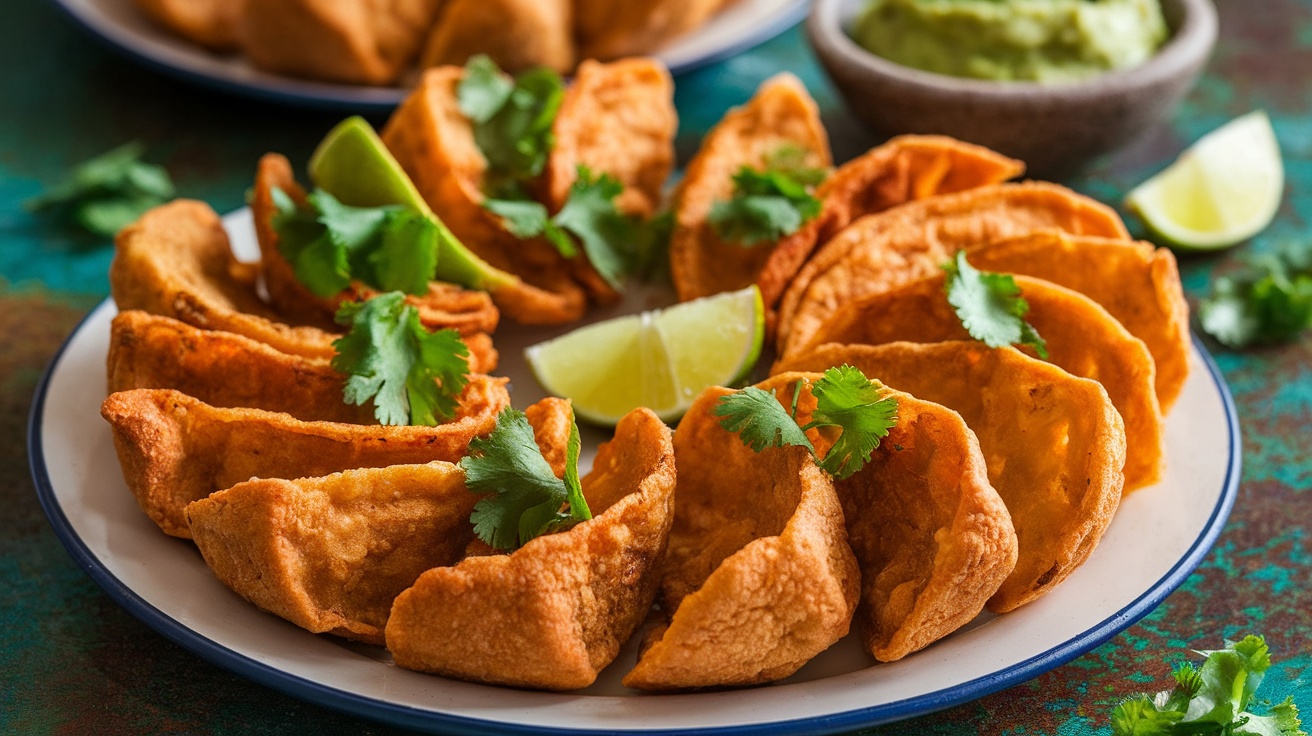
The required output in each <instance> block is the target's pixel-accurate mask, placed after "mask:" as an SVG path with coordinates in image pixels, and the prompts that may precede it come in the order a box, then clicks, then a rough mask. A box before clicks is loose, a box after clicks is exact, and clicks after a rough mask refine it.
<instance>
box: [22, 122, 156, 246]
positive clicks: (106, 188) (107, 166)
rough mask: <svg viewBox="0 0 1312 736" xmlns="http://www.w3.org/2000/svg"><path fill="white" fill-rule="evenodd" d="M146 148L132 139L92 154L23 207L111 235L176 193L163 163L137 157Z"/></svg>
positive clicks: (97, 233) (95, 233)
mask: <svg viewBox="0 0 1312 736" xmlns="http://www.w3.org/2000/svg"><path fill="white" fill-rule="evenodd" d="M144 152H145V147H144V146H143V145H142V144H141V143H140V142H132V143H128V144H125V145H122V146H119V147H118V148H115V149H114V150H112V151H109V152H107V153H103V154H101V155H99V156H96V157H95V158H92V159H90V160H88V161H86V162H84V163H82V164H80V165H78V166H77V167H76V168H74V169H73V171H72V172H71V173H70V174H69V176H68V178H67V179H65V180H64V181H62V182H60V183H59V184H56V185H55V186H53V187H50V188H49V189H47V190H46V191H45V192H42V193H41V194H39V195H37V196H35V197H32V198H31V199H28V200H27V201H25V202H23V206H24V207H25V208H26V209H27V210H28V211H29V212H48V213H50V214H53V215H55V216H59V217H68V218H69V219H71V220H72V221H73V222H76V223H77V224H78V225H80V226H81V227H82V228H84V229H86V230H87V231H89V232H91V233H92V234H94V235H99V236H102V237H107V238H112V237H114V235H116V234H117V233H118V231H119V230H121V229H123V228H124V227H126V226H127V225H129V224H131V223H132V222H133V221H135V220H136V219H137V218H139V217H141V216H142V215H143V214H145V212H146V210H149V209H150V208H152V207H157V206H159V205H161V204H164V203H165V202H167V201H169V200H170V199H172V198H173V197H174V196H175V194H176V191H175V190H174V187H173V181H172V179H170V178H169V174H168V172H167V171H165V170H164V168H163V167H160V166H156V165H154V164H147V163H144V162H143V161H141V156H142V154H143V153H144Z"/></svg>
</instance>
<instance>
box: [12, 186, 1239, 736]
mask: <svg viewBox="0 0 1312 736" xmlns="http://www.w3.org/2000/svg"><path fill="white" fill-rule="evenodd" d="M226 224H227V226H228V229H229V231H230V232H231V233H233V238H234V246H235V247H236V248H237V249H238V252H239V253H240V254H244V255H245V257H250V254H252V253H254V252H255V247H254V236H253V234H252V232H251V223H250V214H249V212H248V211H246V210H242V211H239V212H237V213H235V214H233V215H230V216H229V217H228V218H226ZM114 313H115V309H114V305H113V304H112V303H111V302H109V301H106V302H105V303H103V304H101V305H100V306H99V307H97V308H96V309H95V311H93V312H92V313H91V314H90V315H89V316H88V317H87V318H86V319H85V320H84V321H83V323H82V324H81V325H80V326H79V327H78V329H77V330H76V331H75V332H74V333H73V335H72V336H71V337H70V338H69V339H68V341H67V342H66V343H65V345H64V347H63V348H62V349H61V351H60V353H59V355H57V356H56V358H55V359H54V360H53V361H52V363H51V365H50V368H49V369H48V370H47V373H46V376H45V378H44V379H43V381H42V383H41V386H40V388H39V389H38V391H37V396H36V400H35V403H34V406H33V409H32V417H31V425H30V428H29V433H28V438H29V453H30V456H31V461H32V472H33V476H34V478H35V481H36V486H37V492H38V495H39V496H40V499H41V503H42V505H43V507H44V508H45V510H46V514H47V516H49V518H50V521H51V523H52V524H53V525H54V528H55V531H56V533H57V534H58V535H59V537H60V539H61V540H62V541H63V542H64V544H65V546H67V547H68V549H69V551H70V552H71V553H72V555H73V556H74V557H75V558H76V559H77V561H78V563H79V564H81V566H82V567H83V568H84V569H86V570H87V572H88V573H89V574H90V575H91V577H93V578H94V579H95V580H96V581H97V582H98V583H100V585H101V586H103V587H104V588H105V590H107V591H108V592H109V594H110V595H111V596H112V597H113V598H114V599H115V600H116V601H117V602H118V603H119V604H120V605H122V606H123V607H125V608H126V609H128V610H129V611H130V612H132V613H133V614H134V615H136V616H137V617H139V618H141V619H142V620H143V621H145V622H146V623H147V624H149V625H150V626H152V627H154V628H155V629H156V630H158V631H159V632H160V633H162V634H164V635H165V636H167V637H169V638H170V639H173V640H174V641H176V642H178V643H179V644H182V645H183V646H184V647H187V648H188V649H191V650H192V651H193V652H196V653H197V654H199V655H201V656H202V657H205V658H206V659H209V660H211V661H213V662H215V663H217V664H219V665H222V666H224V667H227V668H229V669H231V670H234V671H236V672H238V673H240V674H243V675H245V676H247V677H250V678H251V679H253V680H256V681H257V682H260V683H263V684H265V685H268V686H270V687H274V688H276V689H279V690H282V691H285V692H288V693H291V694H293V695H296V696H299V697H302V698H305V699H307V700H311V701H314V702H317V703H320V704H322V705H326V706H329V707H333V708H339V709H343V710H347V711H351V712H353V713H356V714H359V715H364V716H367V717H370V718H376V719H379V720H383V721H389V722H392V723H396V724H399V725H404V726H409V727H413V728H422V729H429V730H437V729H441V730H443V731H446V732H450V731H455V732H467V733H478V732H486V730H487V729H488V728H490V727H495V728H497V730H499V731H505V732H511V733H534V734H541V733H564V732H575V731H580V730H598V731H603V730H604V731H609V732H613V731H634V730H644V731H656V732H671V733H673V732H680V733H688V732H694V733H734V732H740V731H747V730H750V731H751V732H753V733H779V734H782V733H829V732H835V731H843V730H851V729H856V728H860V727H865V726H870V725H874V724H877V723H882V722H886V721H891V720H897V719H901V718H907V717H910V716H914V715H919V714H922V713H926V712H929V711H933V710H938V709H940V708H945V707H948V706H951V705H955V704H958V703H962V702H966V701H969V700H973V699H975V698H978V697H980V696H983V695H986V694H988V693H991V692H994V691H997V690H1000V689H1002V688H1005V687H1008V686H1010V685H1014V684H1016V683H1018V682H1021V681H1023V680H1025V679H1027V678H1030V677H1034V676H1035V675H1037V674H1039V673H1041V672H1044V671H1046V670H1049V669H1052V668H1053V667H1056V666H1058V665H1060V664H1062V663H1064V662H1066V661H1068V660H1070V659H1072V658H1074V657H1076V656H1078V655H1080V654H1082V653H1084V652H1086V651H1088V650H1090V649H1092V648H1093V647H1095V646H1097V645H1098V644H1100V643H1102V642H1104V641H1106V640H1107V639H1109V638H1111V637H1112V636H1113V635H1115V634H1116V633H1117V632H1118V631H1120V630H1121V629H1123V628H1125V627H1126V626H1129V625H1130V624H1131V623H1133V622H1134V621H1136V620H1138V619H1139V618H1140V617H1142V616H1144V615H1145V614H1147V613H1148V612H1149V611H1151V610H1152V609H1153V608H1154V607H1155V606H1156V605H1157V604H1158V603H1160V602H1161V600H1162V599H1163V598H1165V597H1166V596H1167V594H1168V593H1170V592H1171V591H1172V590H1174V589H1175V588H1176V587H1177V586H1178V585H1179V584H1180V583H1181V582H1183V581H1184V579H1185V577H1186V576H1187V575H1188V574H1189V573H1190V572H1191V571H1192V570H1193V568H1194V567H1196V566H1197V565H1198V563H1199V562H1200V561H1201V560H1202V558H1203V556H1204V555H1205V554H1206V553H1207V551H1208V549H1209V548H1210V547H1211V545H1212V542H1213V541H1214V540H1215V539H1216V536H1217V535H1218V534H1219V533H1220V530H1221V527H1222V526H1223V524H1224V523H1225V519H1226V516H1227V515H1228V514H1229V512H1230V508H1231V506H1232V505H1233V503H1234V499H1235V495H1236V492H1237V488H1238V479H1239V433H1238V424H1237V420H1236V418H1235V412H1234V406H1233V403H1232V401H1231V399H1230V395H1229V391H1228V390H1227V389H1226V386H1225V384H1224V382H1223V381H1222V379H1221V377H1220V375H1219V373H1218V372H1217V369H1216V366H1215V365H1214V364H1213V363H1212V361H1211V359H1210V358H1209V357H1208V356H1207V355H1206V353H1204V352H1203V351H1202V349H1201V348H1199V347H1198V346H1197V345H1195V349H1194V351H1193V355H1192V356H1191V363H1192V365H1191V368H1192V372H1191V374H1190V378H1189V381H1188V383H1187V384H1186V385H1185V388H1184V392H1183V394H1182V395H1181V397H1180V400H1179V402H1178V404H1177V405H1176V407H1175V409H1174V411H1172V413H1171V415H1170V418H1169V420H1168V422H1167V431H1166V441H1167V456H1168V465H1167V470H1166V477H1165V479H1164V480H1163V481H1162V482H1161V483H1160V484H1158V485H1156V486H1154V487H1151V488H1145V489H1142V490H1140V491H1137V492H1136V493H1134V494H1132V495H1131V496H1130V497H1129V498H1127V499H1126V500H1125V502H1124V503H1123V504H1122V505H1121V509H1120V512H1119V513H1118V514H1117V516H1116V519H1115V520H1114V521H1113V523H1112V525H1111V528H1110V530H1109V531H1108V532H1107V535H1106V536H1105V537H1104V538H1103V540H1102V544H1101V545H1100V546H1099V547H1098V549H1097V550H1095V552H1094V553H1093V555H1092V556H1091V557H1090V558H1089V560H1088V562H1086V563H1085V564H1084V566H1083V567H1081V568H1080V569H1079V570H1077V571H1076V572H1075V573H1074V574H1073V575H1071V577H1070V578H1069V579H1068V580H1067V581H1066V582H1065V583H1064V584H1062V585H1061V586H1060V587H1059V588H1057V589H1056V590H1054V591H1053V592H1051V593H1049V594H1048V595H1046V596H1045V597H1043V598H1042V599H1040V600H1038V601H1036V602H1035V603H1032V604H1030V605H1027V606H1024V607H1022V608H1021V609H1019V610H1017V611H1014V612H1012V613H1009V614H1006V615H1004V616H991V615H986V614H982V615H981V616H980V617H979V618H978V619H976V620H975V621H974V622H972V623H971V624H970V625H968V626H967V627H966V628H964V629H963V630H961V631H958V632H957V633H955V634H953V635H952V636H949V637H947V638H946V639H944V640H942V641H940V642H938V643H936V644H934V645H932V646H930V647H928V648H927V649H925V650H922V651H920V652H918V653H916V654H913V655H911V656H909V657H907V658H906V659H903V660H901V661H899V662H894V663H891V664H878V665H877V664H875V662H874V661H873V660H872V659H870V658H869V656H868V655H865V654H863V653H862V652H861V651H860V648H859V645H858V644H857V642H856V641H855V638H854V637H849V638H848V639H845V640H843V641H842V642H840V643H839V644H837V645H835V646H834V647H833V648H831V649H830V650H829V651H827V652H825V653H824V654H822V655H821V656H820V657H818V658H817V659H815V660H814V661H812V662H811V663H810V664H808V665H807V666H806V667H804V668H803V669H802V670H801V671H800V672H798V673H797V674H796V675H794V676H793V677H791V678H789V679H788V680H786V681H784V682H782V683H778V684H775V685H771V686H765V687H758V688H749V689H742V690H731V691H725V692H712V693H699V694H687V695H664V696H651V695H646V696H642V695H638V694H637V693H636V692H634V691H628V690H625V689H624V688H622V687H621V686H620V685H619V679H620V677H621V676H622V675H623V674H624V672H625V671H627V669H628V668H629V667H630V666H631V665H632V663H633V661H634V656H635V655H634V652H633V651H632V649H631V648H630V649H628V650H626V651H624V652H622V653H621V654H620V657H619V658H618V659H617V660H616V663H615V664H614V665H612V666H611V667H610V668H608V669H607V670H606V671H604V672H603V673H602V676H601V678H600V679H599V681H598V683H597V684H596V685H594V686H593V687H591V688H588V689H586V690H582V691H578V692H572V693H567V694H553V693H538V692H526V691H522V690H513V689H507V688H498V687H491V686H485V685H474V684H469V683H464V682H456V681H453V680H447V679H443V678H440V677H433V676H429V675H422V674H418V673H415V672H409V671H406V670H402V669H399V668H397V667H395V666H393V665H392V664H391V663H390V660H389V658H388V656H387V653H386V652H385V651H383V650H382V649H379V648H375V647H369V646H364V645H357V644H350V643H345V642H342V641H340V640H337V639H335V638H332V637H328V636H315V635H313V634H310V633H307V632H305V631H303V630H301V629H298V628H296V627H294V626H293V625H291V624H289V623H286V622H284V621H282V620H281V619H278V618H276V617H274V616H271V615H269V614H265V613H262V612H260V611H259V610H257V609H256V608H255V607H253V606H251V605H249V604H247V603H246V602H245V601H243V600H241V599H239V598H238V597H237V596H236V595H234V594H233V593H232V592H230V591H229V590H227V589H226V588H224V587H223V586H222V585H221V584H220V583H218V582H217V581H216V580H215V578H214V576H213V575H211V574H210V572H209V571H208V570H207V569H206V567H205V564H204V562H203V561H202V560H201V557H200V555H199V554H198V553H197V552H196V550H195V548H194V547H193V546H192V545H190V544H189V543H187V542H183V541H181V540H177V539H173V538H171V537H167V536H165V535H164V534H162V533H160V531H159V529H157V528H156V527H155V525H154V524H152V523H151V522H150V521H149V519H147V518H146V516H145V515H144V514H142V513H141V511H140V509H139V508H138V507H137V504H136V501H135V500H134V499H133V497H132V494H131V493H130V492H129V491H128V489H127V487H126V486H125V485H124V483H123V481H122V477H121V474H120V471H119V467H118V461H117V459H116V457H115V454H114V448H113V444H112V441H111V438H110V431H109V427H108V426H107V425H106V424H105V423H104V422H103V421H101V419H100V418H99V417H98V416H97V414H98V407H99V406H100V402H101V400H102V399H103V398H104V385H105V373H104V371H105V354H106V351H107V349H108V342H109V322H110V320H111V319H112V318H113V315H114ZM530 335H531V333H528V332H527V331H522V330H521V331H519V332H516V331H514V330H510V331H508V333H507V334H504V335H503V333H501V332H499V333H498V335H497V341H498V342H497V344H498V347H500V348H501V351H502V352H501V355H502V361H503V369H504V372H505V373H506V374H507V375H510V376H511V379H512V386H514V387H515V388H514V390H513V396H514V403H515V405H516V406H520V407H523V406H525V405H527V403H529V402H531V401H533V400H534V399H535V398H536V397H537V396H538V395H540V394H539V393H538V391H539V389H538V388H537V386H536V385H535V384H533V382H532V379H531V378H529V376H528V373H527V371H526V370H525V368H524V365H523V363H522V360H521V358H520V351H519V350H517V349H515V348H514V347H511V344H512V343H515V342H518V343H520V344H523V343H525V342H526V341H527V340H529V339H531V337H530Z"/></svg>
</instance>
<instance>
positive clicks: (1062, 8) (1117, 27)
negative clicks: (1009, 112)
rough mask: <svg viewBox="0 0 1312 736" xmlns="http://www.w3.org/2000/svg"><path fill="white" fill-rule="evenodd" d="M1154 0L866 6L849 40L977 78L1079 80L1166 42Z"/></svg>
mask: <svg viewBox="0 0 1312 736" xmlns="http://www.w3.org/2000/svg"><path fill="white" fill-rule="evenodd" d="M1167 35H1168V31H1167V28H1166V22H1165V21H1164V20H1163V19H1162V9H1161V6H1160V5H1159V4H1158V0H871V2H870V4H869V5H868V6H867V7H866V9H865V11H864V12H863V13H862V14H861V15H860V16H859V17H858V18H857V22H856V26H855V28H854V29H853V33H852V36H853V38H854V39H855V40H856V42H857V43H859V44H861V45H862V46H864V47H865V48H866V49H868V50H870V51H872V52H874V53H875V54H878V55H879V56H882V57H884V58H886V59H889V60H890V61H894V62H897V63H898V64H902V65H904V66H910V67H915V68H917V69H924V70H925V71H931V72H937V73H939V74H949V75H952V76H957V77H975V78H978V79H1002V80H1009V79H1010V80H1030V81H1038V82H1076V81H1080V80H1083V79H1088V78H1090V77H1094V76H1097V75H1098V74H1101V73H1103V72H1106V71H1110V70H1112V69H1125V68H1128V67H1132V66H1136V65H1138V64H1141V63H1143V62H1144V61H1146V60H1147V59H1148V58H1149V57H1151V56H1152V55H1153V53H1154V52H1156V50H1157V47H1158V46H1160V45H1161V44H1162V42H1163V41H1165V40H1166V37H1167Z"/></svg>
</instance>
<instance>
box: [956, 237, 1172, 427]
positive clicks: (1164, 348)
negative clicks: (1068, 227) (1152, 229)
mask: <svg viewBox="0 0 1312 736" xmlns="http://www.w3.org/2000/svg"><path fill="white" fill-rule="evenodd" d="M970 261H971V264H972V265H974V266H975V267H976V268H980V269H983V270H986V271H995V272H1003V273H1019V274H1025V275H1026V276H1033V277H1035V278H1040V279H1046V280H1048V281H1051V282H1053V283H1054V284H1057V285H1059V286H1065V287H1066V288H1068V289H1073V290H1075V291H1078V292H1080V293H1081V294H1084V295H1085V296H1087V297H1089V298H1090V299H1092V300H1094V301H1095V302H1098V304H1100V305H1102V307H1103V308H1104V309H1106V310H1107V312H1108V313H1109V314H1111V315H1112V316H1113V317H1115V318H1116V320H1117V321H1118V322H1120V323H1121V324H1122V325H1125V329H1127V330H1129V332H1130V334H1131V335H1134V336H1135V337H1137V338H1139V339H1140V340H1143V343H1144V345H1146V346H1147V347H1148V352H1150V353H1152V356H1153V363H1154V364H1155V365H1156V367H1157V379H1156V390H1157V401H1158V402H1159V403H1160V404H1161V406H1162V411H1163V412H1166V411H1168V410H1169V409H1170V408H1171V406H1172V405H1173V404H1174V403H1175V400H1176V398H1178V397H1179V395H1180V390H1181V389H1182V388H1183V387H1184V382H1185V379H1186V378H1188V377H1189V304H1188V302H1186V301H1185V299H1184V290H1183V289H1182V288H1181V286H1180V272H1179V270H1178V269H1177V268H1176V264H1175V256H1174V255H1172V254H1171V251H1169V250H1167V249H1166V248H1154V247H1153V246H1152V244H1150V243H1144V242H1133V241H1126V240H1112V239H1109V238H1095V237H1089V236H1075V235H1067V234H1065V233H1063V232H1061V231H1059V230H1041V231H1038V232H1034V233H1029V234H1027V235H1021V236H1018V237H1015V238H1009V239H1006V240H1002V241H997V242H993V243H989V244H988V245H986V246H982V247H980V248H977V249H972V250H971V251H970Z"/></svg>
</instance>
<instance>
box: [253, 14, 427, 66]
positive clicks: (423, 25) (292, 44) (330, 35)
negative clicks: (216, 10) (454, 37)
mask: <svg viewBox="0 0 1312 736" xmlns="http://www.w3.org/2000/svg"><path fill="white" fill-rule="evenodd" d="M439 2H440V0H252V1H251V2H248V3H247V5H246V9H245V12H244V13H243V14H242V24H241V37H242V42H243V48H244V49H245V51H246V55H247V56H248V57H249V58H250V60H251V62H252V63H253V64H255V66H257V67H259V68H261V69H264V70H266V71H271V72H275V73H277V74H288V75H291V76H297V77H305V78H307V79H322V80H325V81H329V82H348V83H352V84H374V85H386V84H392V83H393V82H395V81H396V80H397V78H398V77H399V76H400V75H401V72H402V71H403V70H404V69H405V68H406V67H407V66H409V65H410V64H411V63H412V62H413V61H414V60H415V57H416V56H418V54H419V47H420V46H421V45H422V44H423V41H424V35H425V34H426V33H427V31H428V29H429V28H430V27H431V26H432V24H433V18H434V16H435V14H436V12H437V7H438V5H439Z"/></svg>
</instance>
